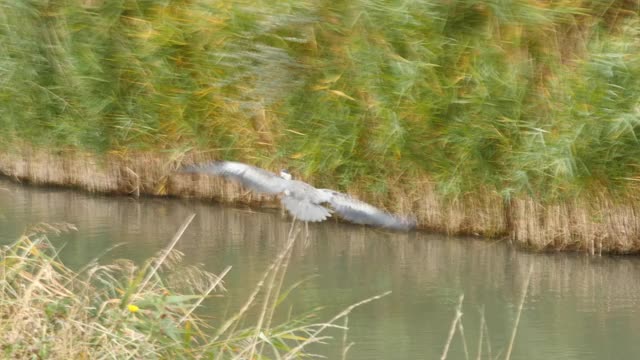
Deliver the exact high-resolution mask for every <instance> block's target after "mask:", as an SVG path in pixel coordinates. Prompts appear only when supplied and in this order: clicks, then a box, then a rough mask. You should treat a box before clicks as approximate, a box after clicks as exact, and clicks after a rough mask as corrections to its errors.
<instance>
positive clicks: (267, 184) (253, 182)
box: [180, 161, 288, 194]
mask: <svg viewBox="0 0 640 360" xmlns="http://www.w3.org/2000/svg"><path fill="white" fill-rule="evenodd" d="M180 172H183V173H203V174H213V175H219V176H224V177H226V178H229V179H232V180H235V181H237V182H239V183H241V184H242V185H244V186H246V187H248V188H250V189H252V190H255V191H258V192H263V193H267V194H277V193H281V192H283V191H284V190H285V188H286V186H287V181H288V180H285V179H283V178H281V177H280V176H278V175H276V174H274V173H272V172H269V171H266V170H263V169H260V168H258V167H255V166H251V165H247V164H243V163H239V162H235V161H215V162H212V163H207V164H194V165H188V166H184V167H182V168H181V169H180Z"/></svg>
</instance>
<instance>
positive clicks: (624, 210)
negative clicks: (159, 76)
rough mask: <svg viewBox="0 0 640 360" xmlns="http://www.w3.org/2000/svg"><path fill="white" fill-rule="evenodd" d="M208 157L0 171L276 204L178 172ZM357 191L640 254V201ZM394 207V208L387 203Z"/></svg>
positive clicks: (438, 217) (435, 212)
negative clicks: (546, 201) (507, 198)
mask: <svg viewBox="0 0 640 360" xmlns="http://www.w3.org/2000/svg"><path fill="white" fill-rule="evenodd" d="M210 159H211V156H207V155H203V154H197V155H194V154H189V155H184V154H178V155H171V154H166V155H165V154H157V153H153V154H152V153H135V154H134V153H129V154H121V153H112V154H107V155H105V156H103V157H98V156H96V155H90V154H88V153H82V152H78V151H69V152H67V153H51V152H47V151H38V150H34V149H33V148H31V147H24V148H22V151H21V152H5V153H2V154H0V173H3V174H5V175H8V176H10V177H13V178H16V179H20V180H24V181H28V182H31V183H35V184H48V185H62V186H73V187H77V188H80V189H84V190H87V191H91V192H102V193H118V194H129V195H134V196H137V195H140V194H145V195H154V196H178V197H194V198H202V199H215V200H216V201H221V202H236V203H238V202H240V203H245V204H251V205H256V206H258V205H259V206H268V207H277V206H278V205H277V203H276V202H275V201H274V199H273V198H271V197H268V196H261V195H256V194H255V193H253V192H250V191H246V190H243V189H242V188H241V187H239V186H238V185H237V184H235V183H232V182H227V181H224V180H222V179H220V178H216V177H211V176H201V175H183V174H176V173H175V169H176V168H177V167H178V166H179V165H180V164H183V163H192V162H199V161H207V160H210ZM349 192H350V193H352V194H354V195H356V196H359V197H360V198H362V199H365V200H367V201H371V202H372V203H374V204H376V205H378V206H382V207H386V208H387V209H388V210H390V211H394V212H400V213H413V214H415V215H416V216H417V217H418V221H419V226H420V228H423V229H428V230H432V231H441V232H446V233H448V234H472V235H480V236H486V237H490V238H496V237H498V238H499V237H504V236H508V237H509V239H511V240H512V241H513V242H514V243H516V244H518V245H521V246H523V247H526V248H531V249H536V250H572V251H573V250H577V251H585V252H588V253H590V254H602V253H636V252H638V251H640V218H638V217H637V216H636V214H638V213H639V212H640V208H639V206H638V204H640V201H637V200H635V199H633V198H631V199H627V200H626V201H624V202H623V201H615V200H614V199H613V196H612V195H609V194H608V193H605V192H601V193H600V194H599V195H598V196H595V197H594V196H590V197H586V196H583V197H582V198H579V199H571V200H558V201H555V202H554V203H550V204H543V203H542V202H540V201H536V200H535V199H533V198H531V197H520V198H515V199H513V200H512V201H511V202H510V203H505V202H504V201H503V199H502V197H501V196H500V195H499V194H497V193H495V192H484V193H483V192H476V193H472V194H465V195H461V196H459V197H457V198H454V199H451V198H446V197H444V196H442V195H440V194H439V193H438V191H436V188H435V184H434V183H433V182H431V181H429V180H428V179H417V180H416V181H410V182H406V181H405V182H404V183H399V184H398V186H397V187H395V188H394V189H393V190H392V191H391V192H390V193H389V195H388V197H385V198H382V197H380V198H377V199H373V198H371V196H368V194H366V193H365V192H364V191H362V190H361V189H358V188H354V189H350V191H349ZM385 204H388V206H385Z"/></svg>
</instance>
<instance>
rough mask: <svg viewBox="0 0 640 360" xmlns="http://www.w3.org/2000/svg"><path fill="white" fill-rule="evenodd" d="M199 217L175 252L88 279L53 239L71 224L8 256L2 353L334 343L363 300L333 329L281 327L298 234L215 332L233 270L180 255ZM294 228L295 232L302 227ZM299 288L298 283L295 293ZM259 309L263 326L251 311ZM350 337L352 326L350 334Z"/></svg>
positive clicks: (297, 348)
mask: <svg viewBox="0 0 640 360" xmlns="http://www.w3.org/2000/svg"><path fill="white" fill-rule="evenodd" d="M192 219H193V215H192V216H191V217H189V218H188V219H187V220H186V221H185V222H184V224H183V225H182V227H181V228H180V230H179V231H178V232H177V233H176V235H175V236H174V238H173V240H172V242H171V243H170V244H169V245H168V246H167V248H166V249H164V250H163V251H161V252H160V253H159V254H158V256H157V257H155V258H153V259H150V260H149V261H147V262H146V263H145V264H144V265H143V266H136V265H134V264H133V263H131V262H130V261H126V260H120V261H115V262H113V263H112V264H110V265H99V264H97V263H96V262H92V263H90V264H88V265H87V266H86V267H85V268H83V269H81V270H80V271H74V270H72V269H69V268H68V267H66V266H65V265H64V264H62V263H60V261H59V260H58V257H57V251H58V250H56V249H55V248H54V247H53V246H52V244H51V243H50V242H49V241H48V239H47V235H46V234H47V233H50V232H52V231H53V232H61V231H70V230H72V229H73V226H71V225H68V224H56V225H46V224H41V225H39V226H37V227H35V228H33V229H32V231H31V232H29V233H27V234H25V235H24V236H22V238H20V239H19V240H18V241H16V242H15V243H13V244H11V245H9V246H5V247H3V248H2V250H1V254H0V255H1V256H0V259H1V260H0V317H2V319H3V321H2V323H1V324H0V352H2V354H3V357H6V358H47V359H49V358H50V359H70V358H71V359H77V358H82V359H94V358H96V359H97V358H99V359H105V358H118V359H124V358H131V359H138V358H172V359H174V358H175V359H193V358H207V359H239V358H251V359H258V358H259V359H293V358H301V357H306V356H307V355H306V353H305V351H306V348H307V347H308V345H309V344H315V343H318V342H324V341H327V340H328V337H327V336H326V335H325V334H324V332H325V330H326V329H329V328H338V329H343V327H342V326H341V325H337V323H338V321H339V320H341V319H342V318H346V317H347V316H348V315H349V313H350V312H351V311H352V310H353V309H354V308H356V307H357V306H360V305H363V304H366V303H368V302H370V301H373V300H376V299H378V298H380V297H382V296H385V295H387V294H388V293H385V294H382V295H379V296H375V297H372V298H370V299H366V300H363V301H361V302H359V303H357V304H354V305H352V306H350V307H348V308H347V309H345V310H344V311H342V312H340V313H339V314H337V315H336V316H335V317H333V318H332V319H331V320H329V321H327V322H315V321H316V320H317V319H316V318H315V316H314V313H313V312H310V313H307V314H306V315H304V316H302V317H300V318H288V319H287V320H285V321H284V322H282V323H275V322H274V321H273V314H274V312H275V311H276V307H277V305H278V304H279V303H280V302H281V301H282V300H283V298H285V297H286V296H287V295H288V294H289V293H290V291H291V290H292V288H290V289H283V288H282V284H283V282H282V280H283V277H284V275H285V272H286V268H287V263H288V261H289V258H290V256H291V249H292V247H293V244H294V243H295V239H296V237H297V233H296V232H293V231H292V233H291V234H290V237H289V241H288V242H287V246H286V248H285V249H283V251H282V253H281V254H280V255H279V256H278V257H277V258H276V259H275V261H274V262H273V263H272V265H271V266H270V267H269V269H267V271H266V272H265V273H264V276H263V278H262V280H261V281H260V282H259V283H258V284H257V285H256V287H255V290H254V292H253V294H251V296H250V297H249V299H247V301H246V302H245V303H244V305H243V306H242V307H241V308H240V310H239V311H238V312H237V313H235V314H233V315H232V316H230V317H229V318H228V319H226V320H224V321H220V322H219V323H215V324H213V325H212V324H211V322H210V321H207V320H206V319H203V318H200V317H198V315H197V311H194V310H197V308H198V307H199V306H200V305H201V303H202V301H203V300H204V299H205V298H207V297H208V296H209V294H210V293H211V292H213V291H215V292H220V291H223V290H224V287H223V279H224V276H225V274H227V273H228V272H229V271H231V269H230V268H227V269H225V270H224V271H223V272H222V273H221V274H217V275H216V274H211V273H207V272H205V271H203V270H201V269H199V268H197V267H193V266H189V265H185V264H183V263H182V255H181V254H180V253H179V252H178V251H176V250H175V249H173V246H175V244H176V243H177V242H178V241H179V239H180V236H181V234H182V232H183V231H184V230H185V229H186V227H187V226H188V225H189V223H190V221H191V220H192ZM292 230H293V228H292ZM294 287H295V285H294ZM252 308H258V309H259V311H258V313H257V314H258V315H257V319H256V318H254V315H252V316H248V315H247V314H248V310H249V309H252ZM344 330H345V331H346V328H344Z"/></svg>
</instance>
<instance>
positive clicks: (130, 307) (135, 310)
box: [127, 304, 140, 313]
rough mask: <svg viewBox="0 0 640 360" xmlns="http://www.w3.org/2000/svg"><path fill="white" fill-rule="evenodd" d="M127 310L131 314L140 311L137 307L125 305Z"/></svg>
mask: <svg viewBox="0 0 640 360" xmlns="http://www.w3.org/2000/svg"><path fill="white" fill-rule="evenodd" d="M127 309H129V311H131V312H132V313H137V312H138V310H140V308H139V307H137V306H135V305H133V304H129V305H127Z"/></svg>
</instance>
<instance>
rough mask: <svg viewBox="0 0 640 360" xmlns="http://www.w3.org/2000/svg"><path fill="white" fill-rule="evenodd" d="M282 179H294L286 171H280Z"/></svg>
mask: <svg viewBox="0 0 640 360" xmlns="http://www.w3.org/2000/svg"><path fill="white" fill-rule="evenodd" d="M280 177H281V178H283V179H285V180H291V179H292V176H291V173H289V172H288V171H287V170H285V169H282V170H280Z"/></svg>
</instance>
